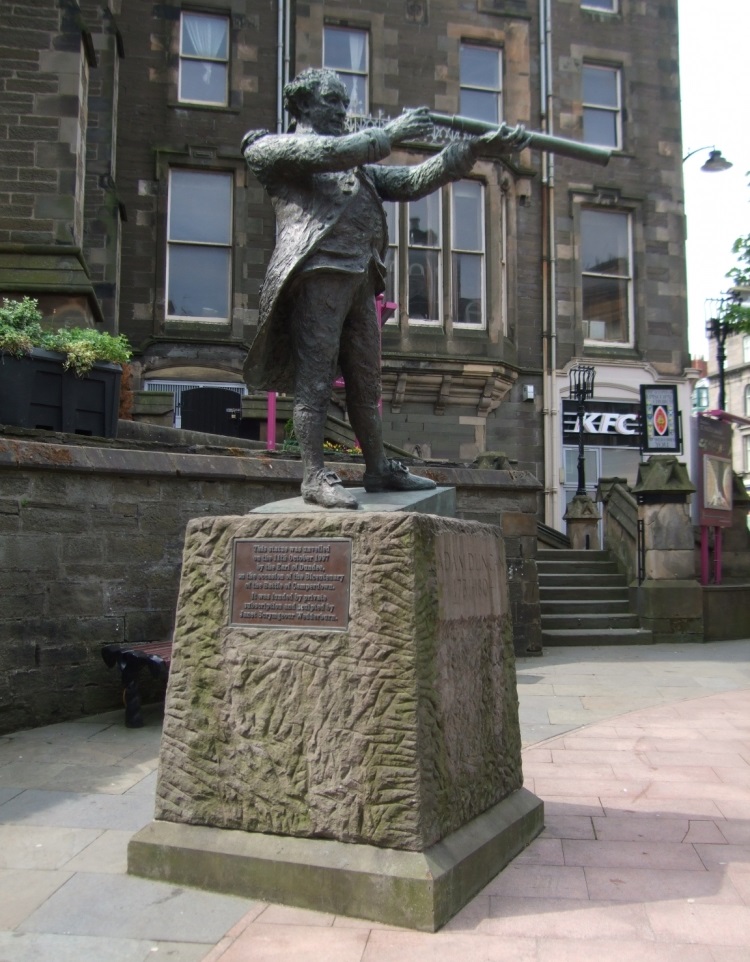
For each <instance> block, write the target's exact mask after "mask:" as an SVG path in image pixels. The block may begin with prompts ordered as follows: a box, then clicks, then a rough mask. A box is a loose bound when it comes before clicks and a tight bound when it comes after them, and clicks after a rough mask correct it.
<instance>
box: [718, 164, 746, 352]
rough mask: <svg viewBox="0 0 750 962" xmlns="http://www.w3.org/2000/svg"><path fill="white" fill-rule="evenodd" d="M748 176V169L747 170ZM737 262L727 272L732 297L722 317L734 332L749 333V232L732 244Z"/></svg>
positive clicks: (727, 302)
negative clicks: (733, 295) (731, 288)
mask: <svg viewBox="0 0 750 962" xmlns="http://www.w3.org/2000/svg"><path fill="white" fill-rule="evenodd" d="M747 176H748V177H750V170H749V171H748V172H747ZM732 253H733V254H734V255H735V257H736V258H737V264H736V266H735V267H733V268H732V269H731V270H730V271H728V272H727V277H728V278H730V280H731V281H732V287H733V291H732V293H736V296H735V297H734V298H732V297H729V298H727V301H726V305H725V309H724V314H723V317H722V319H723V320H725V321H727V322H728V324H729V325H730V327H731V328H732V330H733V331H735V332H736V333H747V334H750V234H746V235H745V236H744V237H738V238H737V240H736V241H735V242H734V244H733V245H732Z"/></svg>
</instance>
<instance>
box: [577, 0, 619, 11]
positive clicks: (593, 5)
mask: <svg viewBox="0 0 750 962" xmlns="http://www.w3.org/2000/svg"><path fill="white" fill-rule="evenodd" d="M601 2H602V0H600V2H599V3H597V2H596V0H581V9H582V10H594V11H596V13H619V12H620V9H619V2H618V0H608V2H609V3H610V6H609V7H605V6H602V5H601ZM605 2H606V0H605Z"/></svg>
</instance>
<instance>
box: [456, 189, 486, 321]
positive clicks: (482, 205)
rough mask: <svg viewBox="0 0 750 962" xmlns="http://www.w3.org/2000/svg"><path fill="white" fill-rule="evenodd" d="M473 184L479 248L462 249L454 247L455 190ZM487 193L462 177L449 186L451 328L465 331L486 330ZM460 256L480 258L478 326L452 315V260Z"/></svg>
mask: <svg viewBox="0 0 750 962" xmlns="http://www.w3.org/2000/svg"><path fill="white" fill-rule="evenodd" d="M462 183H469V184H475V185H476V186H477V187H478V188H479V238H480V241H481V248H478V249H464V248H459V247H457V246H456V243H455V239H456V221H457V218H456V207H455V188H456V187H457V186H458V185H460V184H462ZM486 209H487V193H486V186H485V185H484V184H483V183H482V182H481V181H480V180H474V179H473V178H469V177H464V178H462V179H461V180H459V181H456V182H454V183H452V184H451V185H450V250H449V258H450V272H451V273H450V297H451V300H450V304H451V316H452V321H453V327H454V328H458V329H461V330H467V331H486V330H487V225H486ZM461 254H471V255H474V256H478V257H479V258H480V265H481V266H480V278H481V280H480V290H481V294H480V297H481V305H480V307H481V309H480V321H479V323H478V324H474V323H471V322H470V321H461V320H459V318H458V312H456V313H455V315H454V311H453V308H454V305H456V306H457V297H458V291H457V290H456V286H455V271H454V258H455V257H456V256H458V255H461Z"/></svg>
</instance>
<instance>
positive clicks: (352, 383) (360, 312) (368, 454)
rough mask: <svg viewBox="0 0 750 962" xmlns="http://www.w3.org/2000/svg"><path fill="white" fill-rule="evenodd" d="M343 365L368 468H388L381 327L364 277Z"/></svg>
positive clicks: (344, 342) (345, 333)
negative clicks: (382, 400) (382, 408)
mask: <svg viewBox="0 0 750 962" xmlns="http://www.w3.org/2000/svg"><path fill="white" fill-rule="evenodd" d="M339 364H340V366H341V371H342V373H343V375H344V384H345V385H346V408H347V413H348V415H349V421H350V422H351V425H352V427H353V428H354V433H355V434H356V436H357V440H358V441H359V446H360V447H361V448H362V454H363V456H364V459H365V469H366V470H367V471H368V472H374V473H382V472H383V471H386V470H387V468H388V459H387V458H386V456H385V450H384V449H383V422H382V418H381V416H380V410H379V403H380V393H381V384H380V328H379V325H378V317H377V314H376V312H375V297H374V294H373V291H372V287H371V285H370V284H369V283H367V282H366V281H364V280H363V282H362V283H361V284H360V286H359V288H358V290H357V293H356V295H355V297H354V300H353V303H352V307H351V310H350V312H349V316H348V317H347V318H346V320H345V322H344V326H343V330H342V333H341V347H340V351H339Z"/></svg>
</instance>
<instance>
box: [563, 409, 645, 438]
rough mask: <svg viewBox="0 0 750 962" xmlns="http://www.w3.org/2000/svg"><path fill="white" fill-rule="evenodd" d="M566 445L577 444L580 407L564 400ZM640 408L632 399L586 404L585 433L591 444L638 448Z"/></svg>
mask: <svg viewBox="0 0 750 962" xmlns="http://www.w3.org/2000/svg"><path fill="white" fill-rule="evenodd" d="M562 405H563V444H577V443H578V433H579V426H578V406H577V404H576V402H575V401H565V400H564V401H563V402H562ZM640 423H641V421H640V408H639V405H638V403H630V402H629V401H600V400H598V399H596V398H594V400H593V401H590V402H589V403H587V405H586V413H585V414H584V415H583V433H584V435H585V436H586V437H587V438H588V443H589V444H595V445H598V446H602V447H624V448H637V447H639V443H640V430H641V428H640Z"/></svg>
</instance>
